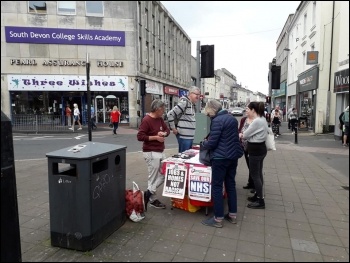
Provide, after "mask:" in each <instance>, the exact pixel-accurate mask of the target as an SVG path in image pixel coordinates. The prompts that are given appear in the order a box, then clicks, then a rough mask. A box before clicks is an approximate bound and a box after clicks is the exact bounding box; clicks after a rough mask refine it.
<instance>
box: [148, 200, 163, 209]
mask: <svg viewBox="0 0 350 263" xmlns="http://www.w3.org/2000/svg"><path fill="white" fill-rule="evenodd" d="M149 205H150V206H153V207H154V208H160V209H165V204H162V203H161V202H160V201H159V200H158V199H156V200H154V201H153V202H151V203H150V204H149Z"/></svg>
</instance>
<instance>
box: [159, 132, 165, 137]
mask: <svg viewBox="0 0 350 263" xmlns="http://www.w3.org/2000/svg"><path fill="white" fill-rule="evenodd" d="M166 135H167V133H166V132H161V131H160V132H158V136H160V137H165V136H166Z"/></svg>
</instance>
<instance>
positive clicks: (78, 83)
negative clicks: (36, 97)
mask: <svg viewBox="0 0 350 263" xmlns="http://www.w3.org/2000/svg"><path fill="white" fill-rule="evenodd" d="M7 82H8V90H15V91H26V90H32V91H37V90H40V91H87V86H86V76H77V75H8V77H7ZM90 90H91V91H128V77H126V76H91V77H90Z"/></svg>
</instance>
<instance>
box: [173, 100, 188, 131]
mask: <svg viewBox="0 0 350 263" xmlns="http://www.w3.org/2000/svg"><path fill="white" fill-rule="evenodd" d="M187 106H188V100H186V107H185V109H184V111H186V109H187ZM184 111H182V112H181V113H180V114H178V115H176V116H174V124H175V127H177V125H178V123H179V121H180V119H181V116H182V115H183V114H184Z"/></svg>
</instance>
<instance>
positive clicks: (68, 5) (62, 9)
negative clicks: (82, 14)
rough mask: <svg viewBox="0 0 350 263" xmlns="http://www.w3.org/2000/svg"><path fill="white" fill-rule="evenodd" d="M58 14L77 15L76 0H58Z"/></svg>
mask: <svg viewBox="0 0 350 263" xmlns="http://www.w3.org/2000/svg"><path fill="white" fill-rule="evenodd" d="M57 14H59V15H75V14H76V1H57Z"/></svg>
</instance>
